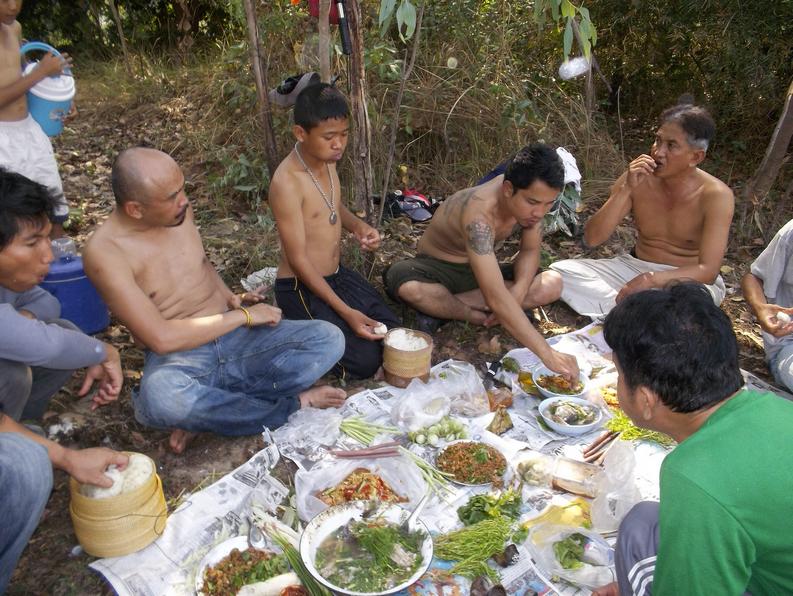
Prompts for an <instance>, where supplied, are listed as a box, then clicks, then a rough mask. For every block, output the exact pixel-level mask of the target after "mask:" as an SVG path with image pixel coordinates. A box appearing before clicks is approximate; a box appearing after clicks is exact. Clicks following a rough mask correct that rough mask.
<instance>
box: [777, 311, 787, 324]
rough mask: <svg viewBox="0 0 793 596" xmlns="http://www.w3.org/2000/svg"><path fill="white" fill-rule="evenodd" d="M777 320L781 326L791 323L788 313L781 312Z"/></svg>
mask: <svg viewBox="0 0 793 596" xmlns="http://www.w3.org/2000/svg"><path fill="white" fill-rule="evenodd" d="M776 320H777V321H779V324H780V325H787V324H788V323H790V315H789V314H787V313H786V312H783V311H779V312H778V313H776Z"/></svg>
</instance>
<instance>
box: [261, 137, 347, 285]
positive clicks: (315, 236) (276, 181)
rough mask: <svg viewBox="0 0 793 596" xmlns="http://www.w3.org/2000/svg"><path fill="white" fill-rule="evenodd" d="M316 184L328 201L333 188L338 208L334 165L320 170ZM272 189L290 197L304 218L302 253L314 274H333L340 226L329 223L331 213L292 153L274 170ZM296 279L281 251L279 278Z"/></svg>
mask: <svg viewBox="0 0 793 596" xmlns="http://www.w3.org/2000/svg"><path fill="white" fill-rule="evenodd" d="M328 173H329V174H330V178H328ZM317 182H318V183H319V185H320V187H321V188H322V189H323V190H324V191H325V192H326V194H327V195H328V198H330V189H331V184H332V185H333V189H334V191H335V192H334V199H335V206H336V208H338V202H339V201H340V192H339V189H340V188H341V183H340V181H339V176H338V174H337V173H336V164H335V163H334V164H328V168H321V169H320V173H319V175H317ZM271 186H275V189H276V191H277V190H278V189H281V192H283V193H284V194H286V195H289V196H290V197H292V200H294V201H295V203H296V204H299V205H300V210H301V212H302V215H303V229H304V241H305V247H304V250H305V252H306V255H307V257H308V259H309V260H310V261H311V263H312V264H313V265H314V268H315V269H316V270H317V273H319V274H320V275H322V276H323V277H324V276H328V275H331V274H333V273H335V272H336V270H337V269H338V268H339V255H340V244H341V230H342V226H341V225H340V223H339V222H338V221H337V223H335V224H331V223H330V221H329V214H330V210H329V209H328V206H327V204H326V203H325V201H324V200H323V198H322V196H321V195H320V193H319V191H318V190H317V187H316V186H315V185H314V182H313V181H312V180H311V177H310V176H309V174H308V172H306V170H305V168H304V167H303V165H302V164H301V163H300V161H299V160H298V159H297V156H296V155H295V153H294V151H293V152H292V153H290V155H289V157H287V158H286V159H284V161H282V162H281V164H280V165H279V166H278V168H277V169H276V170H275V174H274V175H273V180H272V183H271ZM272 191H273V189H272V188H271V192H272ZM295 276H296V273H295V272H294V271H293V270H292V267H291V265H290V264H289V260H288V259H287V254H286V251H285V250H284V249H283V247H282V248H281V256H280V259H279V261H278V277H295Z"/></svg>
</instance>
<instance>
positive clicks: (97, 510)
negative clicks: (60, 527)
mask: <svg viewBox="0 0 793 596" xmlns="http://www.w3.org/2000/svg"><path fill="white" fill-rule="evenodd" d="M152 470H153V473H152V475H151V476H149V478H148V480H147V481H146V482H145V483H144V484H143V485H141V486H139V487H138V488H136V489H134V490H132V491H130V492H126V493H121V494H120V495H116V496H114V497H108V498H105V499H92V498H89V497H86V496H85V495H83V494H82V493H81V492H80V483H79V482H77V481H76V480H75V479H74V478H72V479H71V480H70V482H69V490H70V493H71V503H70V505H69V513H70V514H71V517H72V524H73V525H74V533H75V534H76V536H77V540H78V541H79V543H80V545H81V546H82V547H83V549H84V550H85V552H87V553H88V554H90V555H93V556H95V557H120V556H123V555H128V554H130V553H133V552H135V551H138V550H140V549H142V548H144V547H146V546H148V545H149V544H151V543H152V542H153V541H154V540H155V539H156V538H157V537H158V536H160V535H161V534H162V533H163V531H164V530H165V522H166V519H167V517H168V508H167V506H166V504H165V495H164V494H163V490H162V481H161V480H160V477H159V476H158V475H157V472H156V467H155V466H154V462H152Z"/></svg>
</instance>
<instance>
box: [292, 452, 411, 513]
mask: <svg viewBox="0 0 793 596" xmlns="http://www.w3.org/2000/svg"><path fill="white" fill-rule="evenodd" d="M353 474H354V475H353ZM382 483H384V484H385V486H383V484H382ZM334 489H338V490H336V491H334ZM326 491H327V492H326ZM370 491H373V492H375V493H376V495H377V496H376V499H375V500H379V501H386V500H388V499H389V497H391V498H393V499H394V502H397V504H400V505H402V506H403V507H405V508H407V509H413V508H414V507H415V506H416V505H418V502H419V501H420V500H421V498H422V497H423V496H424V495H425V494H426V493H427V483H426V482H425V481H424V478H423V477H422V476H421V471H420V470H419V469H418V467H417V466H416V464H414V463H413V461H412V460H411V459H410V458H408V457H406V456H404V455H399V456H397V457H381V458H377V459H349V460H337V459H333V460H326V461H322V462H319V463H318V464H316V465H315V466H313V467H312V468H311V469H310V470H298V472H297V474H296V475H295V493H296V494H297V513H298V515H299V516H300V519H302V520H303V521H309V520H310V519H311V518H313V517H314V516H315V515H317V514H318V513H320V512H322V511H324V510H325V509H327V508H328V507H329V506H330V504H331V502H334V501H336V500H338V501H340V502H343V501H354V500H357V499H356V497H358V498H359V499H360V498H365V497H363V496H362V495H368V494H369V493H370ZM321 497H322V498H324V499H325V500H322V498H321ZM326 501H327V502H326ZM334 504H335V503H334Z"/></svg>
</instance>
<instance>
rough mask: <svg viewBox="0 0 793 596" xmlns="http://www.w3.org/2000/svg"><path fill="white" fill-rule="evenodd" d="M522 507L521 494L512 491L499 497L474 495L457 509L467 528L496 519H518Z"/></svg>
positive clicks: (505, 492)
mask: <svg viewBox="0 0 793 596" xmlns="http://www.w3.org/2000/svg"><path fill="white" fill-rule="evenodd" d="M520 505H521V500H520V493H518V492H516V491H514V490H512V489H510V490H507V491H504V492H502V493H501V494H499V495H474V496H473V497H471V498H470V499H469V501H468V503H466V504H465V505H463V506H462V507H459V508H458V509H457V516H458V517H459V518H460V521H461V522H463V524H465V525H466V526H470V525H473V524H475V523H478V522H480V521H482V520H484V519H490V518H494V517H502V516H503V517H506V518H509V519H518V517H520Z"/></svg>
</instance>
